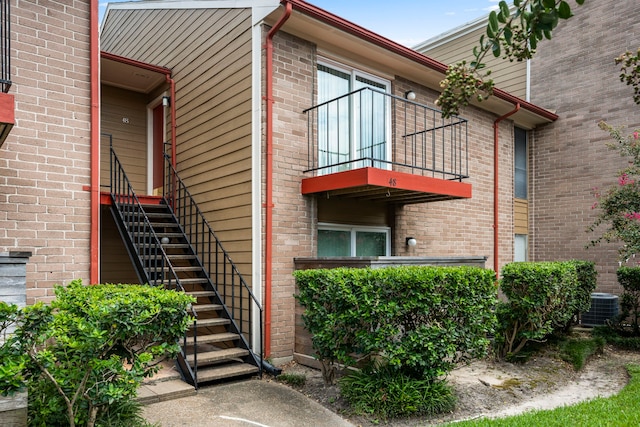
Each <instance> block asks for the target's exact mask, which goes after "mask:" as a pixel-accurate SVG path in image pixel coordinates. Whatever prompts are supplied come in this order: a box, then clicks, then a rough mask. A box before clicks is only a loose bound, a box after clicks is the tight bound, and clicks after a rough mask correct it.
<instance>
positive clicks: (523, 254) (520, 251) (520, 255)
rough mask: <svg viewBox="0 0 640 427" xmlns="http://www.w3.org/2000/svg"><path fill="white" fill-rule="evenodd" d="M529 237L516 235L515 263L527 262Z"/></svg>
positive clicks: (514, 244)
mask: <svg viewBox="0 0 640 427" xmlns="http://www.w3.org/2000/svg"><path fill="white" fill-rule="evenodd" d="M528 240H529V239H528V236H527V235H526V234H516V235H515V239H514V240H513V261H515V262H519V261H527V260H528V259H529V254H528V249H527V248H528Z"/></svg>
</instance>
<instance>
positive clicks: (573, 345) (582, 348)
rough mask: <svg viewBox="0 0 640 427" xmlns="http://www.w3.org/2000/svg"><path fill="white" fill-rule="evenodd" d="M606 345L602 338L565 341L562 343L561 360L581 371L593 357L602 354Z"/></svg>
mask: <svg viewBox="0 0 640 427" xmlns="http://www.w3.org/2000/svg"><path fill="white" fill-rule="evenodd" d="M604 344H605V340H604V338H602V337H595V338H590V339H569V340H565V341H563V342H561V343H560V358H561V359H562V360H564V361H565V362H568V363H570V364H571V365H572V366H573V368H574V369H575V370H576V371H579V370H581V369H582V368H583V367H584V364H585V363H586V362H587V360H588V359H589V358H590V357H591V356H593V355H594V354H597V353H601V352H602V349H603V348H604Z"/></svg>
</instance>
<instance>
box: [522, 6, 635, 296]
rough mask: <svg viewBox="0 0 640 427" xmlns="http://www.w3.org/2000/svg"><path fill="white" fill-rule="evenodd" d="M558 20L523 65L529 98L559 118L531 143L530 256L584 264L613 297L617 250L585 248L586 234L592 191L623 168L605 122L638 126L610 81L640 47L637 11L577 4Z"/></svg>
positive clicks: (621, 90)
mask: <svg viewBox="0 0 640 427" xmlns="http://www.w3.org/2000/svg"><path fill="white" fill-rule="evenodd" d="M574 13H575V16H574V17H572V18H571V19H570V20H568V21H566V22H561V23H560V25H559V26H558V28H557V29H556V30H555V31H554V34H553V39H552V40H545V41H544V42H542V43H541V44H540V46H539V49H538V52H537V55H536V57H535V58H534V59H533V60H532V62H531V82H532V83H531V101H532V102H533V103H534V104H536V105H540V106H543V107H545V108H548V109H551V110H554V111H555V112H556V113H557V114H558V115H559V116H560V118H559V119H558V120H557V121H556V122H555V123H553V124H550V125H547V126H544V127H542V128H540V129H538V130H537V131H536V132H535V133H534V134H533V135H532V136H533V138H532V139H531V152H532V153H533V155H532V156H531V163H530V184H531V185H530V192H531V195H532V197H531V200H532V215H531V218H530V225H531V230H530V235H531V240H530V251H531V255H532V259H534V260H536V261H543V260H564V259H573V258H577V259H587V260H592V261H595V262H596V263H597V265H598V270H599V273H600V274H599V277H598V290H599V291H601V292H612V293H619V292H620V288H619V286H618V285H617V282H616V278H615V271H616V269H617V268H618V257H617V252H616V248H617V245H615V244H611V245H601V246H598V247H596V248H590V249H588V250H586V249H585V245H586V244H587V243H588V242H589V241H590V240H591V239H593V238H595V237H597V234H596V235H594V234H590V233H587V232H586V229H587V227H588V226H589V225H590V224H591V223H592V222H593V220H594V219H595V215H596V214H597V210H593V209H591V206H592V205H593V203H594V202H595V201H596V200H595V197H594V195H593V189H594V188H599V189H603V188H606V187H608V186H609V185H611V184H613V183H615V182H616V177H617V171H619V170H620V169H622V168H623V167H624V166H625V163H624V161H623V160H621V158H620V157H619V155H618V154H617V152H614V151H611V150H608V149H607V147H606V146H605V144H606V143H607V141H609V137H608V134H606V133H605V132H603V131H602V130H600V129H599V128H598V126H597V125H598V122H599V121H600V120H605V121H606V122H608V123H610V124H612V125H614V126H626V127H627V128H628V129H635V128H638V127H640V113H639V111H640V108H639V107H638V106H637V105H635V104H634V103H633V99H632V90H631V88H630V87H628V86H626V85H625V84H624V83H621V82H620V81H619V79H618V74H619V67H618V66H616V65H615V64H614V58H615V57H616V56H618V55H619V54H620V53H622V52H624V51H626V50H630V51H633V52H635V51H637V49H638V47H640V9H639V8H638V5H637V4H636V3H635V2H628V1H626V2H620V1H607V2H602V1H600V2H585V4H584V6H580V7H578V6H576V8H575V10H574Z"/></svg>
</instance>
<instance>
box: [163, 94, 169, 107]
mask: <svg viewBox="0 0 640 427" xmlns="http://www.w3.org/2000/svg"><path fill="white" fill-rule="evenodd" d="M169 105H171V98H170V97H168V96H163V97H162V106H163V107H168V106H169Z"/></svg>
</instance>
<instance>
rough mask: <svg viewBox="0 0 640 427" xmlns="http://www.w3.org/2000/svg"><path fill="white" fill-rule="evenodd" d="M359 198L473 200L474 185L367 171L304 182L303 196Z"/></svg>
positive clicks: (402, 174)
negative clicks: (319, 195)
mask: <svg viewBox="0 0 640 427" xmlns="http://www.w3.org/2000/svg"><path fill="white" fill-rule="evenodd" d="M317 193H326V194H327V196H329V197H342V198H359V199H368V200H377V201H387V202H395V203H423V202H428V201H439V200H452V199H468V198H471V184H468V183H465V182H459V181H450V180H445V179H438V178H433V177H428V176H421V175H413V174H410V173H404V172H396V171H391V170H386V169H377V168H372V167H366V168H361V169H354V170H349V171H343V172H337V173H332V174H327V175H321V176H316V177H311V178H303V180H302V194H304V195H309V194H317Z"/></svg>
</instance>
